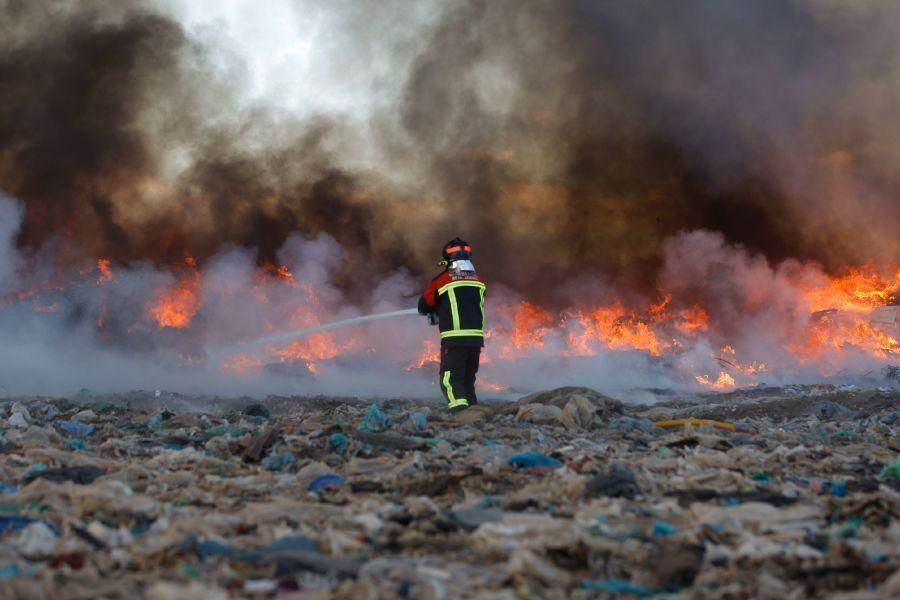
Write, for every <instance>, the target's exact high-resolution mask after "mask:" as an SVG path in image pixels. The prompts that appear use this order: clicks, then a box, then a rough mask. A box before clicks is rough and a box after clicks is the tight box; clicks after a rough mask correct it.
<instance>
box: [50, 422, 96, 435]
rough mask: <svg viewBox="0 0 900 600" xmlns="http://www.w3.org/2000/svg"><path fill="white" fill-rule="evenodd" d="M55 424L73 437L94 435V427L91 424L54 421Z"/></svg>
mask: <svg viewBox="0 0 900 600" xmlns="http://www.w3.org/2000/svg"><path fill="white" fill-rule="evenodd" d="M53 424H54V425H56V426H57V427H59V428H60V429H62V430H63V431H65V432H66V433H68V434H69V435H70V436H72V437H87V436H89V435H91V434H92V433H94V426H93V425H91V424H90V423H79V422H78V421H53Z"/></svg>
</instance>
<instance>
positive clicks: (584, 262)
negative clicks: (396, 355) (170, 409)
mask: <svg viewBox="0 0 900 600" xmlns="http://www.w3.org/2000/svg"><path fill="white" fill-rule="evenodd" d="M897 39H900V8H898V7H897V5H896V4H895V3H892V2H888V1H874V2H865V3H845V2H837V1H831V0H827V1H812V0H788V1H784V2H752V3H750V2H729V3H722V2H715V1H711V0H684V1H681V2H677V3H661V2H655V1H650V0H634V1H631V2H627V3H622V2H607V1H596V0H565V1H561V2H551V3H545V2H520V1H514V0H498V1H486V0H454V1H452V2H440V1H436V0H434V1H425V2H416V3H412V4H410V3H409V2H403V1H400V0H377V1H376V0H366V1H360V2H351V3H336V2H318V1H312V0H309V1H303V0H296V1H289V0H278V1H275V0H273V1H272V2H267V3H266V4H265V5H264V6H260V5H257V4H254V3H246V4H242V3H239V2H232V3H221V2H214V1H209V2H203V1H196V2H195V1H191V2H187V1H178V0H131V1H129V2H115V3H110V2H103V1H100V0H96V1H93V0H92V1H85V2H78V3H66V2H29V1H27V0H0V90H2V101H0V191H2V192H3V193H5V194H7V195H9V196H11V197H14V198H16V199H17V200H18V202H19V203H21V204H20V205H19V204H14V203H12V202H8V201H4V202H0V210H2V211H3V213H2V214H0V217H2V219H3V222H2V224H0V247H2V248H4V250H3V252H5V254H3V255H0V291H3V292H9V290H10V289H11V286H12V287H27V286H25V284H26V283H27V284H28V285H32V286H38V287H41V286H43V287H47V285H49V284H48V282H53V281H56V280H57V279H58V278H59V273H60V272H61V271H63V270H64V269H72V268H75V269H77V268H82V269H83V268H85V267H84V265H94V264H95V263H96V262H97V261H98V260H101V261H108V262H106V263H104V264H107V265H110V266H111V268H112V270H113V272H115V273H116V274H117V277H118V278H119V279H118V280H117V281H118V284H117V286H118V287H116V288H115V289H116V292H115V293H116V294H120V295H121V298H120V299H121V301H120V302H117V301H115V300H114V299H111V297H110V296H109V295H108V294H107V295H105V296H103V297H102V298H100V299H98V297H97V295H96V294H94V290H90V289H83V290H80V288H78V287H77V286H76V287H70V288H69V289H68V291H67V292H66V294H67V300H68V301H71V303H72V306H77V309H73V310H72V311H64V312H67V315H66V316H65V317H62V316H60V317H59V319H63V320H64V321H65V323H64V324H65V326H67V327H70V328H75V329H73V330H77V327H84V326H86V325H85V324H87V325H90V326H92V327H93V326H95V325H96V323H97V322H98V320H99V321H100V322H101V323H102V324H103V327H104V328H105V329H106V330H109V329H110V328H112V329H115V328H116V325H115V324H116V323H117V322H118V323H120V325H119V329H120V330H129V331H132V329H129V328H132V327H133V323H134V322H135V321H139V320H140V318H139V317H138V316H137V314H138V313H141V311H144V312H146V310H152V309H148V304H147V303H146V302H143V300H142V301H141V302H135V301H134V300H133V299H134V298H135V297H141V298H142V299H148V300H147V302H150V300H149V299H152V298H154V297H155V296H156V295H158V289H159V286H163V287H165V286H169V287H170V288H171V287H173V286H175V288H177V286H179V285H181V286H188V287H189V286H198V287H197V289H202V290H204V291H205V294H204V297H205V298H206V299H207V300H208V302H207V303H206V304H205V305H204V307H203V310H200V311H199V312H197V319H199V321H200V322H204V323H207V326H206V327H204V331H207V332H212V333H210V334H209V335H211V336H213V337H215V336H216V335H218V336H219V337H220V338H223V339H224V337H226V336H227V335H234V336H237V337H242V336H246V335H249V334H250V332H251V331H255V332H260V331H262V332H265V331H266V330H267V329H266V328H269V329H271V327H273V325H272V322H273V320H274V319H272V318H270V319H268V320H260V319H258V318H256V317H255V316H254V314H252V311H250V312H249V313H248V312H247V310H248V309H247V305H242V303H241V301H240V300H239V299H234V300H233V301H230V300H228V298H229V296H228V294H227V293H220V292H221V290H222V289H223V288H224V287H228V286H233V284H234V282H235V281H242V282H243V283H242V284H241V285H239V286H238V288H239V289H240V290H241V291H242V293H252V290H251V288H252V285H251V284H252V281H251V280H252V279H253V277H254V275H253V273H255V272H256V269H264V270H265V269H268V270H270V271H274V270H275V269H277V268H279V267H283V266H288V265H293V266H294V268H300V269H302V271H303V272H302V273H300V274H298V279H299V280H300V281H301V282H303V283H304V285H309V286H310V287H315V288H316V289H317V290H318V291H317V294H319V295H318V296H317V302H319V303H320V305H326V306H328V309H327V311H325V312H327V313H329V314H328V316H335V315H337V316H341V315H346V314H351V313H353V312H354V311H358V310H361V309H365V308H371V307H394V306H403V305H404V303H406V304H408V303H409V302H410V300H409V297H410V296H412V295H414V294H415V293H416V292H417V291H418V289H419V288H420V286H421V284H422V283H424V281H425V279H426V277H428V276H430V275H431V274H433V273H432V271H433V269H434V262H435V260H436V259H437V258H438V256H437V254H438V251H439V249H440V247H441V245H442V244H443V243H444V241H446V240H447V239H449V238H452V237H454V236H457V235H460V236H462V237H464V238H465V239H467V240H468V241H469V242H470V243H472V245H473V246H474V248H475V259H476V263H477V265H478V268H479V271H480V272H481V273H482V274H483V276H484V277H485V278H486V279H488V280H489V281H490V282H491V284H492V285H493V286H494V287H493V289H495V290H498V291H500V296H501V297H502V296H503V295H504V294H506V295H507V296H506V297H508V298H516V299H528V300H531V301H535V302H538V303H539V304H541V305H543V306H552V305H555V306H559V307H572V306H585V305H590V304H591V303H594V302H598V301H608V300H610V299H612V298H614V297H615V298H625V299H626V300H627V299H629V298H649V297H653V296H654V294H656V292H657V289H659V288H662V289H665V290H668V291H672V292H676V293H678V294H681V303H682V305H683V306H689V305H690V302H691V301H692V299H693V298H700V297H703V298H706V299H707V300H708V299H710V298H714V299H715V300H714V302H711V303H710V302H707V304H714V305H715V306H716V307H717V308H716V309H715V310H713V311H712V312H711V314H710V318H711V327H712V330H714V331H715V332H718V333H719V334H721V337H722V339H723V340H724V339H725V338H726V337H729V336H732V335H733V336H736V337H738V338H741V339H745V338H746V339H750V338H754V339H755V335H751V334H752V333H753V332H754V331H756V332H758V331H759V330H760V328H759V326H760V323H761V321H759V319H762V320H763V321H764V322H765V325H766V327H768V329H766V331H779V332H781V334H784V335H786V336H787V335H789V334H790V332H792V331H794V330H795V329H797V327H801V325H798V324H797V323H802V322H803V319H804V318H805V314H806V313H805V312H804V311H805V310H806V309H807V308H808V307H807V306H806V305H805V304H804V303H803V302H802V301H801V300H798V299H797V297H796V295H795V291H796V286H797V285H800V284H798V281H802V280H804V278H807V279H810V278H811V279H815V280H818V279H819V278H821V277H824V273H837V272H840V271H841V270H842V269H844V268H845V267H848V266H851V265H860V264H872V265H875V267H876V268H888V267H890V266H892V265H893V264H894V263H896V257H897V256H898V254H900V238H898V236H897V235H896V232H897V231H898V230H900V202H897V200H896V198H897V197H898V196H900V178H898V175H897V173H900V145H898V144H897V143H896V139H897V130H898V125H900V118H898V116H897V111H896V106H897V105H898V103H900V83H898V82H900V77H898V73H900V53H898V52H897V51H896V50H897V41H896V40H897ZM19 206H21V209H20V208H18V207H19ZM20 212H21V225H20V226H19V225H18V223H19V221H20V214H19V213H20ZM691 232H693V233H691ZM4 236H7V237H9V236H14V240H11V244H6V243H4V242H5V240H6V238H5V237H4ZM303 257H306V258H303ZM810 261H812V262H815V263H818V264H820V265H821V266H822V267H821V269H820V268H819V267H814V266H811V265H810V264H808V263H809V262H810ZM713 265H718V266H717V267H713ZM773 265H774V266H773ZM192 269H200V271H202V275H201V274H200V271H198V272H197V274H196V277H197V278H199V279H197V280H196V282H194V279H192V278H193V277H195V275H192V274H191V273H193V271H192ZM23 273H28V275H23ZM13 280H16V281H15V285H13V284H12V283H11V282H12V281H13ZM125 280H129V281H128V282H127V283H126V282H125ZM701 281H702V282H703V285H702V286H701V285H700V284H699V283H698V282H701ZM192 282H194V283H192ZM216 282H218V283H216ZM686 282H689V283H686ZM54 285H55V284H54ZM210 286H212V287H210ZM216 286H219V287H216ZM704 286H705V287H704ZM750 288H753V290H754V291H753V293H750V292H748V289H750ZM79 290H80V291H79ZM109 293H113V292H109ZM176 293H178V292H177V289H176ZM236 298H239V296H237V297H236ZM760 298H763V300H760ZM212 299H214V300H212ZM129 302H130V305H131V306H132V308H131V309H128V308H127V306H129ZM229 302H231V304H229ZM754 302H757V303H760V302H761V304H759V305H757V304H754ZM110 303H112V304H110ZM274 304H276V305H279V306H282V305H284V303H279V302H275V303H274ZM112 305H115V306H118V307H121V310H112V309H111V308H110V306H112ZM762 305H765V307H767V308H766V310H763V309H762V308H760V306H762ZM757 309H759V310H757ZM129 310H131V311H133V312H134V313H135V314H130V313H129ZM123 311H124V312H123ZM767 311H768V312H767ZM276 312H277V311H276ZM775 312H778V315H779V316H778V317H775V316H774V313H775ZM235 316H240V319H236V318H235ZM322 316H324V313H323V314H320V315H319V317H322ZM292 318H296V315H293V316H291V315H284V319H285V320H290V319H292ZM785 319H786V321H785ZM236 320H239V321H240V322H241V325H240V326H239V327H237V328H236V327H235V324H234V322H235V321H236ZM263 321H265V322H263ZM776 322H777V323H776ZM225 323H228V326H227V327H226V326H225V325H224V324H225ZM220 325H221V326H220ZM776 325H777V326H776ZM23 326H24V325H23ZM736 328H738V329H741V330H740V331H739V330H737V329H736ZM216 332H217V333H216ZM171 333H172V334H173V335H178V332H171ZM84 335H87V334H84ZM410 335H412V337H413V338H415V335H413V334H410ZM742 336H743V337H742ZM108 337H109V339H107V340H106V342H105V343H107V344H109V345H112V346H115V345H116V344H117V343H118V344H122V343H124V342H123V341H122V339H124V338H123V337H122V336H116V335H111V334H110V335H109V336H108ZM185 337H188V336H185ZM127 339H128V342H127V344H128V347H129V351H132V352H139V353H140V352H150V353H152V352H157V351H158V348H159V347H160V340H159V335H158V334H157V333H154V334H153V335H150V334H148V336H147V339H146V341H145V342H144V346H143V349H141V348H138V347H135V345H136V344H137V342H136V341H135V337H134V336H130V337H128V338H127ZM210 341H211V340H210V339H197V338H196V335H194V337H193V338H191V340H190V341H188V340H184V341H178V342H177V343H175V344H168V343H167V344H162V346H164V347H172V346H173V345H174V346H177V347H179V348H180V349H181V350H185V348H186V347H188V346H190V345H191V344H193V345H195V346H196V347H197V349H198V351H199V348H201V347H202V346H203V345H204V344H207V343H210ZM768 341H771V340H767V341H766V342H765V343H768ZM763 343H764V342H763V341H758V343H749V342H748V344H747V345H748V347H755V346H759V345H762V344H763ZM780 343H783V340H781V341H780ZM137 345H138V346H140V344H137ZM188 354H190V351H189V352H188ZM157 358H158V357H157ZM163 362H165V361H163ZM612 370H615V369H612Z"/></svg>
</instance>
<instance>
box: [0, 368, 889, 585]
mask: <svg viewBox="0 0 900 600" xmlns="http://www.w3.org/2000/svg"><path fill="white" fill-rule="evenodd" d="M0 430H2V437H0V595H2V596H3V597H28V598H41V597H45V598H56V597H67V598H120V597H122V598H125V597H135V596H144V597H147V598H155V599H164V598H173V599H174V598H179V599H184V598H228V597H250V598H253V597H260V598H261V597H274V596H278V597H298V598H299V597H302V598H358V597H365V598H394V597H402V598H435V599H437V598H461V597H476V596H477V597H479V598H497V599H500V598H516V597H541V598H569V597H574V598H589V597H590V598H594V597H646V596H653V595H663V596H664V595H679V594H680V595H681V596H683V597H703V598H741V597H750V596H754V597H761V598H806V597H823V596H825V595H831V596H832V597H845V598H896V597H900V439H898V431H900V391H897V390H896V389H881V390H857V389H853V388H843V389H842V388H836V387H834V386H795V387H789V388H769V389H754V390H745V391H739V392H733V393H730V394H721V395H709V396H704V397H694V398H680V399H673V400H670V401H668V402H665V403H661V404H656V405H652V406H647V405H645V406H634V405H629V404H628V403H622V402H619V401H616V400H613V399H610V398H607V397H605V396H603V395H601V394H599V393H597V392H595V391H593V390H590V389H585V388H563V389H559V390H553V391H550V392H544V393H540V394H534V395H531V396H527V397H525V398H522V399H520V400H519V401H517V402H511V403H505V404H492V405H489V406H477V407H473V408H472V409H469V410H468V411H464V412H463V413H461V414H459V415H455V416H452V417H451V416H450V415H448V414H447V413H446V411H445V410H443V408H442V407H441V405H440V404H439V403H437V402H430V401H429V402H424V401H423V402H415V401H410V400H393V401H392V400H386V401H377V402H371V401H368V402H364V401H361V400H346V399H326V398H306V399H292V398H271V399H269V400H267V401H263V402H254V401H251V400H246V401H240V400H230V401H212V400H209V399H197V398H187V397H182V396H177V395H174V394H164V393H160V392H157V393H151V394H145V393H134V394H130V395H120V396H97V397H93V396H91V395H90V394H88V393H82V394H79V395H78V396H76V397H74V398H72V399H50V398H29V399H10V400H8V401H6V402H4V403H2V404H0Z"/></svg>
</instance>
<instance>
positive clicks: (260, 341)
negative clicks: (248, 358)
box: [207, 308, 434, 362]
mask: <svg viewBox="0 0 900 600" xmlns="http://www.w3.org/2000/svg"><path fill="white" fill-rule="evenodd" d="M418 314H419V311H418V310H416V309H415V308H408V309H404V310H392V311H389V312H383V313H375V314H371V315H361V316H359V317H351V318H349V319H341V320H340V321H332V322H330V323H322V324H320V325H311V326H309V327H303V328H302V329H292V330H290V331H282V332H281V333H275V334H272V335H267V336H264V337H260V338H256V339H255V340H250V341H247V342H241V343H238V344H234V345H233V346H230V347H228V348H226V349H224V350H221V351H219V352H207V355H208V356H209V359H210V361H211V362H214V361H215V359H217V358H218V357H219V356H222V355H225V354H234V353H237V352H247V351H249V350H252V349H254V348H259V347H260V346H265V345H267V344H274V343H277V342H284V341H287V340H293V339H296V338H302V337H306V336H308V335H311V334H313V333H318V332H320V331H329V330H331V329H340V328H341V327H349V326H350V325H358V324H360V323H367V322H369V321H380V320H381V319H391V318H393V317H402V316H406V315H418ZM429 322H431V323H432V324H434V321H433V319H431V317H430V315H429Z"/></svg>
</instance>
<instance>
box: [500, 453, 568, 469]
mask: <svg viewBox="0 0 900 600" xmlns="http://www.w3.org/2000/svg"><path fill="white" fill-rule="evenodd" d="M508 462H509V464H510V465H512V466H514V467H519V468H520V469H532V468H536V467H537V468H551V469H555V468H556V467H561V466H562V463H561V462H559V461H558V460H556V459H555V458H552V457H550V456H547V455H546V454H541V453H540V452H522V453H521V454H515V455H513V456H511V457H510V458H509V461H508Z"/></svg>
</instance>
